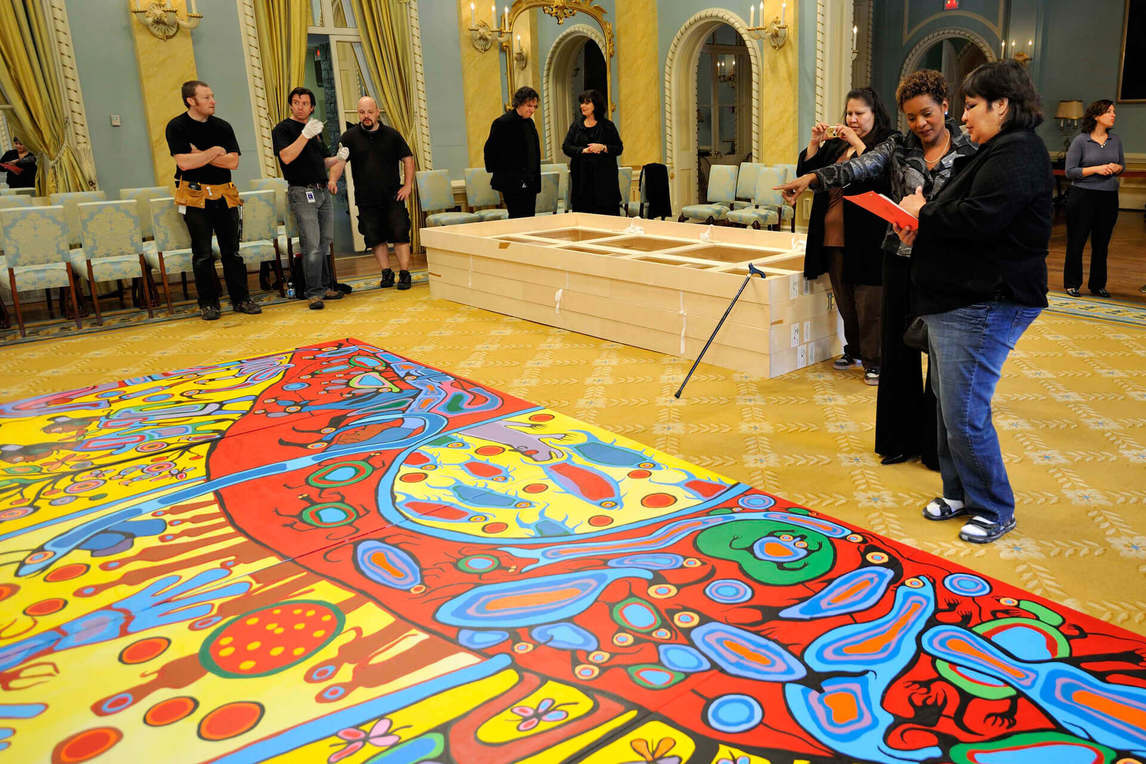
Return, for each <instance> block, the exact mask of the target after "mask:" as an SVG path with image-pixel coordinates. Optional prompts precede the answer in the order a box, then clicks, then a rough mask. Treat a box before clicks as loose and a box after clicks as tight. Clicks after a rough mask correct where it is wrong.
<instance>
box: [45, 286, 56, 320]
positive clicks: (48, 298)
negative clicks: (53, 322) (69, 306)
mask: <svg viewBox="0 0 1146 764" xmlns="http://www.w3.org/2000/svg"><path fill="white" fill-rule="evenodd" d="M44 302H46V303H48V318H55V317H56V311H55V309H53V308H52V290H51V289H45V290H44Z"/></svg>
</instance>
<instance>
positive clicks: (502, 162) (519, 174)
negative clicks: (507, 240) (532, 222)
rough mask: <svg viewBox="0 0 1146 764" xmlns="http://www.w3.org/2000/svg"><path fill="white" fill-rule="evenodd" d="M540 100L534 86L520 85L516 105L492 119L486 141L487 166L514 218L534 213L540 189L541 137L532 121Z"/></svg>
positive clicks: (514, 95) (514, 101) (529, 215)
mask: <svg viewBox="0 0 1146 764" xmlns="http://www.w3.org/2000/svg"><path fill="white" fill-rule="evenodd" d="M540 100H541V97H540V96H539V95H538V94H537V91H536V90H534V89H533V88H531V87H522V88H518V89H517V92H516V93H514V94H513V108H511V109H509V110H508V111H507V112H506V113H505V114H502V115H501V116H500V117H498V118H497V119H495V120H494V121H493V124H491V125H490V126H489V138H487V139H486V142H485V169H486V171H487V172H491V173H493V180H492V182H491V185H492V186H493V187H494V188H495V189H497V190H498V191H500V192H501V196H502V198H503V199H504V200H505V208H506V209H507V210H508V211H509V216H510V217H511V218H527V217H531V216H532V215H533V213H534V207H535V205H536V203H537V192H538V191H540V190H541V140H540V139H539V138H538V137H537V126H536V125H534V124H533V113H534V112H535V111H537V105H538V102H539V101H540Z"/></svg>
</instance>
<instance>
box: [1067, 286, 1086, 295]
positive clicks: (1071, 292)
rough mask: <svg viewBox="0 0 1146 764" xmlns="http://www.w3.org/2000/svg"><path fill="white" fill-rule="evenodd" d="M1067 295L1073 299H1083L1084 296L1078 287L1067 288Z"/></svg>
mask: <svg viewBox="0 0 1146 764" xmlns="http://www.w3.org/2000/svg"><path fill="white" fill-rule="evenodd" d="M1066 293H1067V294H1068V295H1070V296H1071V297H1081V296H1082V294H1081V293H1080V292H1079V291H1078V287H1067V288H1066Z"/></svg>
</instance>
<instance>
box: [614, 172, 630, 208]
mask: <svg viewBox="0 0 1146 764" xmlns="http://www.w3.org/2000/svg"><path fill="white" fill-rule="evenodd" d="M617 185H618V186H620V188H621V208H620V210H619V212H620V214H622V215H624V214H626V213H627V212H628V210H629V204H630V203H631V201H632V199H633V168H632V167H626V166H624V165H622V166H620V167H618V168H617Z"/></svg>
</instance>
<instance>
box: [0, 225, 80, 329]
mask: <svg viewBox="0 0 1146 764" xmlns="http://www.w3.org/2000/svg"><path fill="white" fill-rule="evenodd" d="M0 242H3V247H4V255H5V260H6V266H7V267H6V269H5V270H6V273H5V277H4V278H3V279H0V291H2V292H6V293H7V294H8V295H9V296H10V298H11V300H12V305H13V307H14V308H15V311H16V321H17V323H18V324H19V326H20V336H21V337H24V336H26V333H25V330H24V314H23V311H22V309H21V307H20V293H21V292H31V291H34V290H38V289H43V290H45V291H46V292H47V294H46V295H45V297H46V299H47V301H48V304H49V305H50V304H51V294H50V290H52V289H54V288H57V287H67V288H68V290H69V292H70V294H71V302H72V311H73V313H74V315H75V321H76V328H77V329H79V328H81V327H82V323H81V321H80V306H79V303H78V301H77V299H76V279H75V275H74V274H73V272H72V264H71V262H69V260H68V243H69V242H68V225H67V221H66V220H65V217H64V208H63V207H62V206H60V205H49V206H46V207H18V208H14V209H4V210H0Z"/></svg>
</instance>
